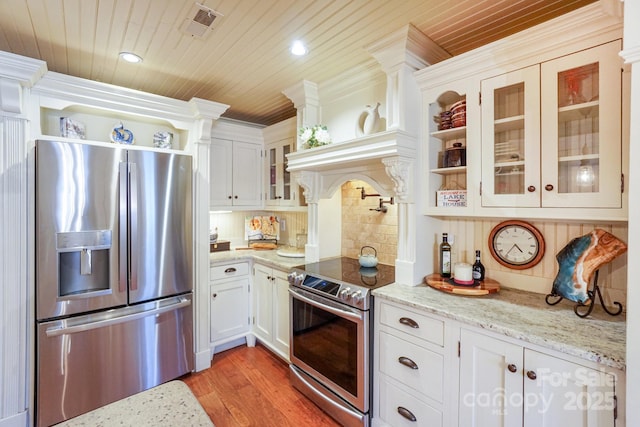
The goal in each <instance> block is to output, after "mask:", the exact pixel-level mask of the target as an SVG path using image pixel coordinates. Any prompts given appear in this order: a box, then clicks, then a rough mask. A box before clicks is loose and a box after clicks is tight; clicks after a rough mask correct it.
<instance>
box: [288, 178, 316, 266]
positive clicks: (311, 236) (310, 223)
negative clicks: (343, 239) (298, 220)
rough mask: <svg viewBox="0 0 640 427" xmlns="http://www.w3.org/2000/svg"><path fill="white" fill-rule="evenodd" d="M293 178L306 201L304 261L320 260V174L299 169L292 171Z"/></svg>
mask: <svg viewBox="0 0 640 427" xmlns="http://www.w3.org/2000/svg"><path fill="white" fill-rule="evenodd" d="M293 177H294V179H295V180H296V181H297V182H298V185H300V186H301V187H302V189H303V190H304V192H303V194H304V197H305V200H306V201H307V228H308V231H307V244H306V245H305V246H304V250H305V261H306V262H317V261H319V260H320V236H319V230H320V226H319V222H318V201H319V199H320V182H319V181H320V175H319V174H318V172H310V171H301V172H294V173H293Z"/></svg>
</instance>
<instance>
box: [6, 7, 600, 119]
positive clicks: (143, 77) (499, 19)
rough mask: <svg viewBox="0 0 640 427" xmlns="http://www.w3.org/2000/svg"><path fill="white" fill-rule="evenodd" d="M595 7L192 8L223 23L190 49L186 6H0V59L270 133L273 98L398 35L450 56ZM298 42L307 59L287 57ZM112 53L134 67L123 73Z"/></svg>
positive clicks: (278, 107)
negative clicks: (3, 55)
mask: <svg viewBox="0 0 640 427" xmlns="http://www.w3.org/2000/svg"><path fill="white" fill-rule="evenodd" d="M594 1H595V0H200V3H201V4H203V5H205V6H206V7H208V8H211V9H214V10H216V11H218V12H220V13H221V14H222V15H224V16H222V17H218V18H216V20H215V21H214V23H213V25H212V28H211V30H209V31H208V33H207V35H206V36H205V37H204V38H195V37H192V36H190V35H187V34H185V33H184V32H183V31H181V27H182V26H183V23H184V22H185V20H186V19H188V18H190V17H193V11H194V10H195V9H196V8H195V6H194V4H195V3H194V2H193V1H191V0H1V1H0V50H4V51H7V52H12V53H16V54H19V55H24V56H28V57H32V58H37V59H41V60H44V61H46V62H47V66H48V69H49V70H51V71H56V72H59V73H64V74H70V75H73V76H78V77H83V78H86V79H91V80H97V81H101V82H106V83H112V84H115V85H120V86H125V87H129V88H134V89H139V90H143V91H146V92H151V93H156V94H159V95H164V96H168V97H172V98H178V99H184V100H189V99H191V98H192V97H198V98H203V99H209V100H213V101H217V102H222V103H225V104H230V105H231V107H230V109H229V110H228V111H227V113H225V116H226V117H228V118H232V119H236V120H243V121H248V122H252V123H258V124H263V125H269V124H273V123H276V122H278V121H280V120H283V119H285V118H288V117H291V116H294V115H295V109H294V108H293V105H292V103H291V102H290V101H289V100H288V99H287V98H286V97H285V96H284V95H283V94H282V90H283V89H285V88H288V87H290V86H292V85H294V84H296V83H298V82H300V81H301V80H303V79H306V80H310V81H314V82H317V83H322V82H323V81H326V80H328V79H330V78H332V77H335V76H337V75H339V74H341V73H343V72H346V71H348V70H351V69H354V68H357V67H359V66H362V65H364V64H367V63H370V62H371V61H372V58H371V56H370V55H369V54H368V53H367V52H366V51H365V49H364V47H365V46H367V45H369V44H371V43H373V42H375V41H377V40H379V39H381V38H382V37H384V36H386V35H387V34H389V33H391V32H393V31H395V30H398V29H400V28H401V27H403V26H405V25H406V24H408V23H412V24H413V25H415V26H416V27H417V28H418V29H419V30H421V31H422V32H423V33H425V34H426V35H427V36H429V37H430V38H431V39H432V40H434V41H435V42H436V43H437V44H438V45H440V46H441V47H442V48H444V49H445V50H446V51H448V52H449V53H450V54H451V55H453V56H455V55H459V54H461V53H463V52H466V51H468V50H471V49H473V48H476V47H478V46H481V45H484V44H486V43H489V42H492V41H495V40H497V39H499V38H502V37H505V36H507V35H509V34H513V33H515V32H517V31H520V30H523V29H525V28H527V27H530V26H533V25H536V24H538V23H540V22H543V21H546V20H549V19H551V18H553V17H556V16H559V15H562V14H564V13H567V12H569V11H571V10H574V9H577V8H579V7H582V6H584V5H587V4H589V3H592V2H594ZM298 38H299V39H302V40H304V41H305V43H307V45H308V47H309V50H310V53H309V54H308V55H307V56H304V57H293V56H292V55H291V54H290V53H289V47H290V44H291V42H292V41H293V40H294V39H298ZM121 51H132V52H135V53H137V54H138V55H140V56H142V57H143V58H144V61H143V62H142V63H141V64H128V63H126V62H124V61H122V60H121V59H119V58H118V53H119V52H121ZM0 75H1V72H0Z"/></svg>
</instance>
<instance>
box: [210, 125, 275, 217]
mask: <svg viewBox="0 0 640 427" xmlns="http://www.w3.org/2000/svg"><path fill="white" fill-rule="evenodd" d="M212 136H213V137H212V138H211V150H210V154H211V156H210V163H209V208H210V209H211V210H220V209H231V210H234V209H242V210H250V209H262V207H263V200H262V191H261V189H262V146H263V139H262V131H261V129H260V128H257V127H252V126H248V125H246V126H245V125H240V124H236V123H229V122H222V121H220V122H217V123H215V124H214V127H213V129H212Z"/></svg>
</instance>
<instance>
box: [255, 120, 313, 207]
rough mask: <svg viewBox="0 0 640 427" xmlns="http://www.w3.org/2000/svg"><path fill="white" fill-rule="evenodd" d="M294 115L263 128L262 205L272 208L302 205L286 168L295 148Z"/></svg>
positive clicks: (299, 194)
mask: <svg viewBox="0 0 640 427" xmlns="http://www.w3.org/2000/svg"><path fill="white" fill-rule="evenodd" d="M295 120H296V119H295V117H293V118H291V119H287V120H284V121H282V122H280V123H276V124H275V125H272V126H269V127H267V128H265V129H263V131H262V132H263V135H264V143H265V151H264V183H265V188H264V192H265V196H264V201H265V206H268V207H269V208H272V209H279V208H292V207H300V206H304V204H305V202H304V196H303V195H302V192H301V191H300V187H299V186H298V184H297V183H296V182H295V181H294V180H293V178H292V175H291V172H289V170H288V164H289V160H288V157H287V156H288V154H289V153H293V152H294V151H296V127H295V125H296V121H295Z"/></svg>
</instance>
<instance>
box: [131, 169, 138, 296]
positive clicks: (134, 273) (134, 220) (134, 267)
mask: <svg viewBox="0 0 640 427" xmlns="http://www.w3.org/2000/svg"><path fill="white" fill-rule="evenodd" d="M129 194H130V198H129V237H130V238H131V242H130V246H129V248H130V249H131V248H133V250H138V248H139V243H138V165H137V164H135V163H129ZM139 258H140V257H139V256H133V257H132V256H129V262H130V263H131V270H130V271H131V283H130V285H129V286H130V287H129V289H130V290H132V291H135V290H137V289H138V263H139V261H138V259H139Z"/></svg>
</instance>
